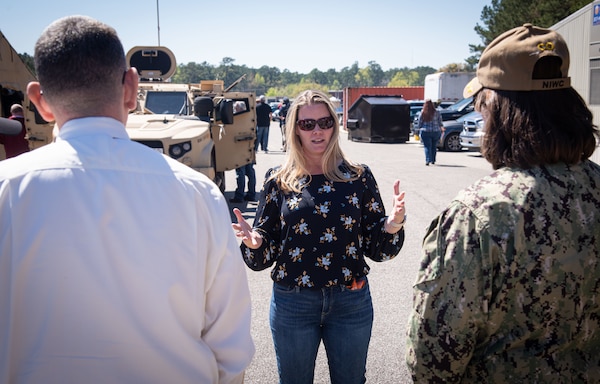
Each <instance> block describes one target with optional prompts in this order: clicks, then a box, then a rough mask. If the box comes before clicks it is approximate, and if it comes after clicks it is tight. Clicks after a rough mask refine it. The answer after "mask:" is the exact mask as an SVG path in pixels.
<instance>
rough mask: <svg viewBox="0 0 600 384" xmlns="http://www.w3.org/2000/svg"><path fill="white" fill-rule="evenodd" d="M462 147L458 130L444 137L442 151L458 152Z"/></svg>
mask: <svg viewBox="0 0 600 384" xmlns="http://www.w3.org/2000/svg"><path fill="white" fill-rule="evenodd" d="M461 149H462V145H460V134H459V133H458V132H452V133H450V134H449V135H448V136H446V137H445V138H444V151H448V152H458V151H460V150H461Z"/></svg>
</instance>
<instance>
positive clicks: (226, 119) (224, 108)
mask: <svg viewBox="0 0 600 384" xmlns="http://www.w3.org/2000/svg"><path fill="white" fill-rule="evenodd" d="M217 120H221V123H223V124H233V100H231V99H224V100H223V101H221V102H220V103H219V116H218V119H217Z"/></svg>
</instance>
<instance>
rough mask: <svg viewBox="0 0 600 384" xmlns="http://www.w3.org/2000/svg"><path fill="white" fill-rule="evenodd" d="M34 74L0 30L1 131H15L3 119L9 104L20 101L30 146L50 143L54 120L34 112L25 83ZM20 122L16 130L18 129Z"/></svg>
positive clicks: (2, 155)
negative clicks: (47, 119) (46, 118)
mask: <svg viewBox="0 0 600 384" xmlns="http://www.w3.org/2000/svg"><path fill="white" fill-rule="evenodd" d="M35 80H36V78H35V76H34V74H33V73H32V72H31V70H30V69H29V68H28V67H27V65H26V64H25V63H24V62H23V60H21V58H20V57H19V55H18V54H17V52H16V51H15V50H14V48H13V47H12V46H11V45H10V43H9V42H8V40H7V39H6V37H5V36H4V34H3V33H2V32H0V133H4V134H15V133H17V132H15V133H13V132H12V130H10V129H9V125H7V124H8V121H6V119H7V118H8V117H9V116H10V106H11V105H13V104H21V105H22V106H23V111H24V113H25V128H26V129H27V134H26V137H27V139H28V140H29V148H30V149H35V148H38V147H41V146H42V145H45V144H48V143H50V142H51V141H52V140H53V138H52V129H53V128H54V123H53V122H47V121H45V120H44V119H42V117H41V116H40V115H39V113H37V109H36V108H35V106H34V105H33V103H32V102H31V101H29V98H28V97H27V84H28V83H29V82H30V81H35ZM20 128H21V127H20V124H19V132H20V130H21V129H20ZM5 158H6V153H5V152H4V146H3V145H2V144H0V160H4V159H5Z"/></svg>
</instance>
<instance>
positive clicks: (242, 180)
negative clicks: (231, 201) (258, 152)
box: [234, 163, 256, 200]
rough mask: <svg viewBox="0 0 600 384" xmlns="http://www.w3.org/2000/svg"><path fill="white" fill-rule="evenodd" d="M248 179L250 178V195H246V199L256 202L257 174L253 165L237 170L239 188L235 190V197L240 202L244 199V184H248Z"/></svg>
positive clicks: (236, 177)
mask: <svg viewBox="0 0 600 384" xmlns="http://www.w3.org/2000/svg"><path fill="white" fill-rule="evenodd" d="M246 177H247V178H248V193H246V195H245V197H247V198H248V199H250V200H254V199H255V198H256V172H255V171H254V164H253V163H250V164H246V165H243V166H241V167H239V168H236V169H235V180H236V181H237V188H236V189H235V195H234V197H235V198H236V199H240V200H242V199H244V184H246Z"/></svg>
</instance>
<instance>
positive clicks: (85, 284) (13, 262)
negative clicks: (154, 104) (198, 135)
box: [0, 16, 254, 383]
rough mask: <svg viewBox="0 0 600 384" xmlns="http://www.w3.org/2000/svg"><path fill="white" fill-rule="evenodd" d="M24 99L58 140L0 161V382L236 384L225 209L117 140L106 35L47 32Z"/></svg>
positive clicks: (245, 361)
mask: <svg viewBox="0 0 600 384" xmlns="http://www.w3.org/2000/svg"><path fill="white" fill-rule="evenodd" d="M34 62H35V70H36V73H37V77H38V79H39V81H34V82H31V83H29V85H28V86H27V95H28V97H29V99H30V100H31V101H32V102H33V103H34V104H35V106H36V107H37V110H38V112H39V113H40V115H41V116H42V117H43V118H44V119H45V120H47V121H55V122H56V124H57V126H58V131H57V137H56V140H55V141H54V142H52V143H50V144H48V145H45V146H43V147H41V148H38V149H36V150H35V151H31V152H28V153H24V154H22V155H20V156H18V157H14V158H11V159H7V160H4V161H2V162H0V308H2V311H0V382H2V383H25V382H27V383H242V382H243V378H244V371H245V369H246V367H247V366H248V365H249V364H250V361H251V360H252V356H253V354H254V344H253V342H252V337H251V333H250V317H251V305H250V293H249V289H248V282H247V278H246V272H245V270H244V269H245V267H244V264H243V262H242V261H241V260H240V251H239V248H238V244H237V241H236V238H235V236H234V234H233V232H232V230H231V220H230V215H229V211H228V206H227V202H226V201H225V198H224V197H223V194H222V193H221V191H220V190H219V188H218V187H217V186H216V185H215V184H214V183H213V182H212V181H211V180H209V179H208V177H206V176H205V175H203V174H202V173H200V172H197V171H195V170H193V169H191V168H189V167H187V166H185V165H184V164H182V163H180V162H178V161H176V160H174V159H171V158H170V157H169V156H166V155H163V154H160V153H158V152H156V151H154V150H152V149H150V148H148V147H146V146H144V145H141V144H139V143H136V142H133V141H131V140H130V139H129V137H128V135H127V132H126V129H125V123H126V121H127V117H128V112H129V111H130V110H132V109H134V108H135V106H136V101H137V90H138V74H137V71H136V69H135V68H128V67H127V63H126V59H125V53H124V51H123V46H122V44H121V42H120V40H119V38H118V36H117V33H116V31H115V30H114V29H113V28H111V27H109V26H107V25H106V24H103V23H101V22H99V21H97V20H94V19H91V18H89V17H85V16H69V17H65V18H62V19H59V20H57V21H55V22H53V23H52V24H50V25H49V26H48V27H47V28H46V29H45V30H44V31H43V32H42V35H41V36H40V38H39V39H38V40H37V42H36V45H35V51H34Z"/></svg>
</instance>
